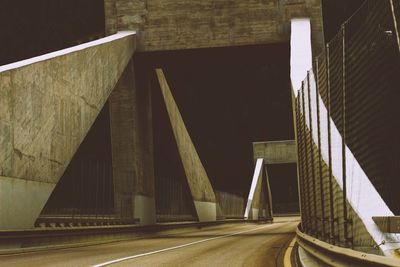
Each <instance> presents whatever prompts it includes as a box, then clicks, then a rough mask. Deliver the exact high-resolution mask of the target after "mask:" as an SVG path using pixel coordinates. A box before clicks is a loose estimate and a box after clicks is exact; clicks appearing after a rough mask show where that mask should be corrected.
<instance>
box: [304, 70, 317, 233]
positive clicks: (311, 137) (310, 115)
mask: <svg viewBox="0 0 400 267" xmlns="http://www.w3.org/2000/svg"><path fill="white" fill-rule="evenodd" d="M307 94H308V119H309V121H310V156H311V179H312V181H311V182H312V188H313V189H312V191H313V192H312V197H313V202H314V203H313V208H314V216H313V219H314V226H315V233H317V235H318V219H317V193H316V188H315V166H314V146H313V143H314V142H313V125H312V114H311V112H312V109H311V86H310V72H309V71H307Z"/></svg>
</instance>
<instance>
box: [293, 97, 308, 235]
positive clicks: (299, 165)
mask: <svg viewBox="0 0 400 267" xmlns="http://www.w3.org/2000/svg"><path fill="white" fill-rule="evenodd" d="M295 101H296V104H295V105H296V112H295V115H296V133H297V134H296V141H297V156H298V159H297V168H298V179H297V181H298V188H299V199H300V214H301V226H302V229H303V230H304V229H305V228H306V216H307V215H306V214H307V209H306V207H305V201H304V186H303V178H304V176H303V157H302V156H303V155H302V153H303V151H302V147H301V146H302V142H303V140H302V136H301V132H300V129H301V128H300V92H299V93H298V94H297V98H295ZM303 215H304V216H303Z"/></svg>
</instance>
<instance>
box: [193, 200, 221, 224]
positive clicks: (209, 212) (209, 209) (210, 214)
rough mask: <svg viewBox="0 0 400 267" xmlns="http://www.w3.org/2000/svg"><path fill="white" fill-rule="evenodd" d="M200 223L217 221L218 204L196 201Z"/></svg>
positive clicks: (195, 205)
mask: <svg viewBox="0 0 400 267" xmlns="http://www.w3.org/2000/svg"><path fill="white" fill-rule="evenodd" d="M194 207H195V208H196V212H197V216H198V218H199V222H209V221H215V220H216V219H217V204H216V203H213V202H203V201H194Z"/></svg>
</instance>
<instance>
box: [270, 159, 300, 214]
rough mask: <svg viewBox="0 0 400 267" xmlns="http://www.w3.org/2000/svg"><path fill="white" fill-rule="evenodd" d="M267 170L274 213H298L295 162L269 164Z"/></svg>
mask: <svg viewBox="0 0 400 267" xmlns="http://www.w3.org/2000/svg"><path fill="white" fill-rule="evenodd" d="M267 170H268V177H269V184H270V187H271V194H272V210H273V212H274V214H275V213H276V214H294V213H299V212H300V208H299V193H298V187H297V167H296V164H295V163H290V164H271V165H268V166H267Z"/></svg>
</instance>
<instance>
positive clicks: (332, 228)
mask: <svg viewBox="0 0 400 267" xmlns="http://www.w3.org/2000/svg"><path fill="white" fill-rule="evenodd" d="M325 55H326V71H327V76H326V80H327V90H328V92H327V98H328V101H327V102H328V107H327V111H328V112H327V120H328V167H329V208H330V216H329V223H330V233H329V238H330V242H331V243H332V244H335V213H334V206H333V175H332V140H331V96H330V94H331V88H330V87H331V85H330V73H329V72H330V71H329V44H327V45H326V54H325Z"/></svg>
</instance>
